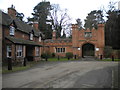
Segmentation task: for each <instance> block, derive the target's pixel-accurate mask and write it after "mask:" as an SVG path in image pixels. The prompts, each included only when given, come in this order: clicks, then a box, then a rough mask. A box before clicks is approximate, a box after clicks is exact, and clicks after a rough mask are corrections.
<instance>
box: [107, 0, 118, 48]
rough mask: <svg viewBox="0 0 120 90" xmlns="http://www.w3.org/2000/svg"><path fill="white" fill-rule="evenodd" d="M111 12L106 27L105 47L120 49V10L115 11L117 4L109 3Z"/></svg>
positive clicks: (108, 13)
mask: <svg viewBox="0 0 120 90" xmlns="http://www.w3.org/2000/svg"><path fill="white" fill-rule="evenodd" d="M108 6H109V10H108V11H107V18H108V20H107V21H106V25H105V45H107V46H112V48H113V49H120V38H119V36H120V10H116V9H115V3H113V2H109V5H108Z"/></svg>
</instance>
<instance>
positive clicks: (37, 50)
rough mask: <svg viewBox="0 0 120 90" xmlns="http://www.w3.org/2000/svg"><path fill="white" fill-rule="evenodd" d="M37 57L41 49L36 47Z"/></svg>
mask: <svg viewBox="0 0 120 90" xmlns="http://www.w3.org/2000/svg"><path fill="white" fill-rule="evenodd" d="M36 56H39V47H36Z"/></svg>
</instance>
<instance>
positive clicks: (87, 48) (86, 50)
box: [82, 43, 95, 57]
mask: <svg viewBox="0 0 120 90" xmlns="http://www.w3.org/2000/svg"><path fill="white" fill-rule="evenodd" d="M84 56H95V46H94V45H93V44H90V43H86V44H84V45H83V46H82V57H84Z"/></svg>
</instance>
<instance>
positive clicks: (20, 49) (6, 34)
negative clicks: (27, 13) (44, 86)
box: [2, 8, 42, 62]
mask: <svg viewBox="0 0 120 90" xmlns="http://www.w3.org/2000/svg"><path fill="white" fill-rule="evenodd" d="M2 18H3V20H2V58H3V62H4V61H7V58H12V60H13V61H16V62H21V61H23V60H24V58H27V59H28V60H36V61H37V60H40V59H41V44H42V42H41V40H39V38H40V37H41V35H40V31H39V30H38V26H37V25H36V24H34V27H31V26H30V25H27V24H26V23H24V22H22V21H20V20H18V19H17V18H16V10H15V9H14V8H8V14H6V13H3V12H2ZM11 26H12V27H14V28H15V30H14V35H10V33H11V32H10V27H11ZM31 33H32V34H33V40H30V34H31ZM9 46H10V48H8V47H9ZM8 49H11V50H10V52H8V51H9V50H8ZM8 54H9V55H8Z"/></svg>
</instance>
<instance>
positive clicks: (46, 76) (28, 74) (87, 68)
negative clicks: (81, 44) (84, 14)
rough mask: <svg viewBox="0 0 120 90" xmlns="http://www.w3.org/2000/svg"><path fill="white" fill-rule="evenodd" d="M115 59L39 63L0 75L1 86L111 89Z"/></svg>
mask: <svg viewBox="0 0 120 90" xmlns="http://www.w3.org/2000/svg"><path fill="white" fill-rule="evenodd" d="M117 69H118V62H104V61H63V62H41V63H40V64H39V65H37V66H35V67H33V68H31V69H28V70H25V71H20V72H16V73H11V74H3V88H111V87H113V86H114V82H115V81H116V80H115V79H114V77H116V76H115V75H116V74H114V73H116V72H115V71H116V70H117Z"/></svg>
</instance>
